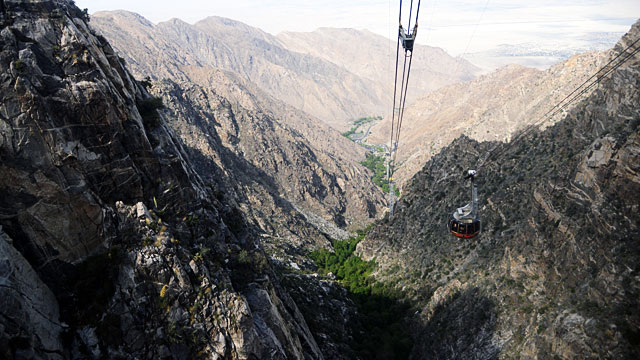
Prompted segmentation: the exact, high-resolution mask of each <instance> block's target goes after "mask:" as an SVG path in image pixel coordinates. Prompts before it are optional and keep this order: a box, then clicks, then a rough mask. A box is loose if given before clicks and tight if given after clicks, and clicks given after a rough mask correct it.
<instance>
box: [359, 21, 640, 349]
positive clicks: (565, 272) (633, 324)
mask: <svg viewBox="0 0 640 360" xmlns="http://www.w3.org/2000/svg"><path fill="white" fill-rule="evenodd" d="M639 37H640V23H636V24H635V25H634V26H633V27H632V29H631V30H630V32H629V33H628V34H627V35H626V36H625V37H624V38H623V39H622V40H621V41H620V42H619V43H618V44H617V45H616V47H615V48H614V49H613V51H612V55H611V56H615V55H617V54H619V53H621V52H622V51H623V49H625V47H626V46H628V45H630V44H632V43H633V42H634V41H636V40H637V39H638V38H639ZM635 48H637V45H636V47H635ZM628 52H631V51H628ZM639 85H640V55H638V54H636V55H635V56H634V57H633V58H631V59H630V60H628V61H627V62H626V63H625V64H624V65H623V66H621V67H620V68H618V69H617V70H616V71H615V72H614V73H613V74H612V75H611V76H609V77H606V78H603V79H602V81H601V83H600V84H599V86H598V87H597V88H596V89H595V90H594V91H593V93H592V94H591V95H590V96H589V97H588V98H587V99H585V100H583V101H581V102H579V103H578V104H577V105H576V106H575V108H574V110H572V111H571V112H570V113H569V114H567V115H566V116H565V117H564V118H563V119H562V120H561V121H559V122H558V123H556V124H555V125H553V126H550V127H548V128H546V129H544V130H536V131H533V132H532V133H529V134H528V135H527V136H525V137H523V138H520V139H519V140H518V141H516V142H515V143H513V144H510V145H509V146H508V147H505V148H500V149H503V150H500V151H498V152H497V153H496V154H497V155H495V158H493V159H490V161H489V162H487V163H486V165H484V166H483V168H482V169H480V177H479V180H478V182H479V195H480V216H481V218H482V221H483V233H482V234H481V235H480V236H479V237H478V238H475V239H472V240H459V239H457V238H454V237H453V236H451V235H449V234H448V233H447V229H446V219H447V217H448V215H449V213H450V212H452V211H453V210H454V209H455V208H456V207H459V206H462V205H464V204H465V203H466V202H468V197H469V188H468V185H467V184H465V183H464V182H463V180H462V179H461V174H462V172H463V171H464V170H467V169H470V168H474V167H476V166H477V165H478V162H479V159H480V158H485V157H486V155H487V153H488V152H489V151H490V150H492V149H495V145H497V143H477V142H476V141H474V140H472V139H469V138H467V137H461V138H458V139H457V140H456V141H454V142H453V143H452V144H451V145H450V146H448V147H446V148H445V149H444V150H443V151H442V152H441V153H440V154H438V155H436V156H434V157H433V158H432V159H431V160H430V161H429V162H428V163H427V165H426V166H425V167H424V168H423V169H422V170H420V171H419V172H418V173H417V174H416V175H415V176H414V177H413V179H412V180H411V181H410V182H409V184H408V185H407V187H406V189H405V195H404V196H403V197H402V200H401V202H400V205H399V207H398V212H397V214H396V215H394V217H393V218H391V219H390V218H385V219H384V220H383V221H382V222H380V223H379V224H378V225H377V226H376V227H374V229H373V230H372V232H371V233H370V235H369V236H368V237H367V238H366V239H365V240H364V242H362V243H360V245H359V252H360V253H361V254H362V255H364V256H365V257H366V258H373V257H375V258H376V259H377V261H378V263H379V264H380V268H379V271H378V274H377V277H378V279H383V280H386V281H389V282H392V283H395V284H396V286H397V287H398V288H404V289H405V291H406V293H407V296H408V297H409V298H410V299H412V300H413V301H415V302H416V303H418V304H421V313H420V315H419V319H418V320H417V321H416V324H415V333H416V338H417V339H416V343H417V344H418V345H417V346H416V347H415V348H414V350H413V353H412V358H415V359H423V358H441V359H450V358H451V359H452V358H477V359H488V358H512V357H515V358H527V359H534V358H554V357H558V358H566V359H568V358H618V359H623V358H624V359H633V358H637V357H638V356H639V355H640V342H639V341H638V340H639V339H640V337H639V334H640V317H639V316H638V314H637V312H636V311H635V310H634V309H637V308H638V306H639V304H638V299H639V297H638V294H639V292H640V277H638V271H639V270H640V269H639V268H638V264H639V263H640V262H639V261H640V243H639V242H638V239H639V238H638V235H637V232H638V224H640V217H639V214H640V212H638V206H639V203H638V197H637V195H636V194H637V193H638V191H639V190H640V173H639V171H640V157H639V154H640V107H639V106H638V104H640V94H639V93H638V88H639Z"/></svg>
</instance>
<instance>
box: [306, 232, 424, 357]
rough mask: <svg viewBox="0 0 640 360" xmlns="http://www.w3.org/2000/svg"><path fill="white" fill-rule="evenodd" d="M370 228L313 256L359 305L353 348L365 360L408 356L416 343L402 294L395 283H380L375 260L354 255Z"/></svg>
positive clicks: (320, 268)
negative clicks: (358, 329) (375, 277)
mask: <svg viewBox="0 0 640 360" xmlns="http://www.w3.org/2000/svg"><path fill="white" fill-rule="evenodd" d="M365 235H366V231H359V232H358V235H357V236H356V237H351V238H349V239H348V240H344V241H335V242H334V243H333V249H334V251H333V252H331V251H328V250H326V249H322V250H316V251H313V252H312V253H311V255H310V257H311V258H312V259H313V260H314V261H315V262H316V264H317V265H318V268H319V272H320V273H323V274H327V273H329V272H331V273H333V274H334V275H335V276H336V278H337V279H338V280H340V281H341V283H342V284H343V286H345V287H346V288H347V289H348V290H349V292H350V296H351V298H352V299H353V300H354V302H355V304H356V305H357V307H358V313H359V315H360V317H359V321H360V324H359V327H360V330H361V331H359V332H358V333H357V334H355V336H354V343H353V344H352V346H353V349H354V350H356V351H357V353H358V355H359V356H360V357H361V358H363V359H407V358H408V357H409V353H410V352H411V348H412V346H413V342H412V340H411V336H410V335H409V333H408V332H407V327H406V326H405V324H404V319H405V318H406V317H407V315H408V314H409V313H410V307H409V305H408V304H406V303H404V302H402V301H401V300H400V299H401V298H402V294H401V293H400V292H399V291H397V290H395V288H393V287H391V286H387V285H385V284H382V283H379V282H376V281H375V280H374V279H373V277H371V276H370V275H371V273H372V272H373V270H374V269H375V266H376V264H375V261H373V260H372V261H364V260H362V259H361V258H360V257H358V256H356V255H355V254H354V251H355V249H356V245H358V243H359V242H360V241H361V240H362V239H364V237H365Z"/></svg>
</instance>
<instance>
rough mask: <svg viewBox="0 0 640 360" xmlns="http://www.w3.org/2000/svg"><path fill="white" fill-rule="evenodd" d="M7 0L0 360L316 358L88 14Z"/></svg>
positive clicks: (231, 218)
mask: <svg viewBox="0 0 640 360" xmlns="http://www.w3.org/2000/svg"><path fill="white" fill-rule="evenodd" d="M4 5H5V14H4V16H3V18H2V20H1V21H2V30H1V31H0V38H1V41H0V47H1V49H0V66H1V67H2V69H3V72H2V75H0V87H1V90H0V94H1V96H2V103H1V105H0V160H1V162H0V191H1V196H0V226H2V232H1V233H0V235H1V236H0V237H1V239H0V242H1V244H0V276H1V277H0V279H1V280H0V281H1V285H2V286H1V287H0V288H1V289H0V291H1V292H2V298H1V302H2V310H1V313H2V314H3V317H2V318H1V319H0V344H1V345H2V350H1V351H2V352H1V354H2V357H3V358H40V359H59V358H73V359H87V358H89V359H91V358H94V359H97V358H176V359H187V358H199V357H206V358H212V359H218V358H225V359H249V358H260V359H285V358H288V359H302V358H310V359H322V358H323V355H322V353H321V351H320V349H319V347H318V345H317V343H316V342H315V339H314V338H313V336H312V334H311V332H310V331H309V329H308V327H307V325H306V322H305V320H304V318H303V317H302V315H301V313H300V312H299V310H298V309H297V306H296V304H295V302H294V301H293V300H292V299H291V298H290V297H289V295H288V294H287V292H286V290H284V288H283V287H282V286H281V285H280V284H279V281H278V277H277V275H276V274H275V273H274V272H273V271H272V270H271V265H270V263H269V260H268V259H267V257H266V255H265V254H264V252H263V251H262V249H261V246H260V242H259V235H258V231H257V230H256V229H254V228H253V227H252V226H251V225H250V224H249V223H248V222H247V221H246V220H245V218H244V216H243V215H242V212H241V211H240V210H238V209H237V207H236V204H235V203H233V202H232V201H230V202H226V203H225V202H222V201H221V200H219V199H217V198H216V196H215V195H214V194H213V191H212V190H211V189H210V187H208V186H207V184H206V183H205V182H204V181H203V180H202V179H201V177H200V176H199V174H198V172H196V171H195V170H194V167H193V162H192V160H191V159H190V158H189V151H187V150H185V148H184V147H183V146H182V145H181V142H180V140H179V138H178V137H177V136H176V135H175V133H174V132H173V130H172V129H171V128H170V127H169V126H167V125H166V122H167V120H166V119H165V118H164V115H162V114H161V113H159V112H157V109H156V108H157V106H158V104H157V102H156V101H155V100H154V99H153V98H152V97H150V95H149V94H148V93H147V92H146V91H145V90H144V88H143V87H142V86H141V85H139V84H138V83H137V82H136V81H135V80H134V79H133V78H132V76H131V75H130V74H129V73H128V71H127V70H126V69H125V68H124V67H123V64H122V62H121V61H120V59H119V58H118V56H117V55H116V53H115V52H114V50H113V49H112V48H111V46H110V45H109V44H108V43H107V41H106V40H105V39H104V38H103V37H101V36H98V35H96V34H95V33H94V32H93V31H92V30H91V29H90V28H89V27H88V25H87V20H88V19H87V15H86V14H85V13H83V12H82V11H80V10H79V9H77V8H76V7H75V6H74V5H73V4H72V2H70V1H66V0H26V1H25V0H22V1H4ZM218 173H219V174H223V173H224V172H223V171H219V172H218ZM220 182H224V180H223V179H220ZM222 200H225V199H224V198H223V199H222Z"/></svg>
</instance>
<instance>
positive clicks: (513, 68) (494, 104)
mask: <svg viewBox="0 0 640 360" xmlns="http://www.w3.org/2000/svg"><path fill="white" fill-rule="evenodd" d="M606 59H607V52H589V53H585V54H580V55H576V56H574V57H572V58H570V59H568V60H567V61H564V62H561V63H559V64H556V65H554V66H552V67H551V68H549V69H547V70H545V71H541V70H536V69H533V68H526V67H522V66H519V65H509V66H505V67H503V68H501V69H499V70H496V71H495V72H493V73H490V74H487V75H483V76H480V77H478V78H476V79H474V80H472V81H470V82H468V83H464V84H454V85H450V86H446V87H444V88H441V89H439V90H437V91H434V92H432V93H430V94H428V95H426V96H424V97H422V98H420V99H418V100H416V101H415V103H413V104H412V105H411V106H408V107H407V109H406V111H405V113H404V119H403V122H402V131H401V135H400V144H399V147H398V149H399V150H398V156H397V161H398V166H397V171H396V174H395V176H394V178H395V179H396V181H397V182H398V183H400V184H404V183H406V182H407V181H408V180H409V179H411V177H412V176H413V175H414V174H415V173H416V172H418V171H419V170H420V169H421V168H422V166H423V165H424V164H425V163H426V162H427V160H429V159H430V158H431V156H433V155H435V154H437V153H438V152H440V150H441V149H442V148H443V147H445V146H447V145H449V144H450V143H451V142H452V141H453V140H454V139H455V138H457V137H459V136H460V135H462V134H464V135H466V136H468V137H470V138H473V139H475V140H478V141H494V140H499V141H508V140H509V139H510V138H511V137H512V135H513V134H514V133H515V132H517V131H519V130H521V129H523V128H525V127H526V126H528V125H530V124H533V123H536V122H538V121H540V120H541V117H542V116H543V115H544V114H545V113H546V112H547V111H549V110H550V107H551V106H553V105H554V104H556V103H558V102H559V101H561V100H562V99H563V98H564V97H565V96H567V95H568V94H569V93H570V92H571V91H573V90H574V89H575V88H576V87H578V86H579V85H580V84H581V83H582V82H583V81H585V80H586V79H588V78H589V77H590V76H592V75H593V74H595V72H596V71H597V70H598V69H600V67H601V66H602V65H604V63H605V61H606ZM412 79H413V76H412ZM588 94H589V93H587V94H585V96H588ZM569 110H570V108H569V109H566V111H565V112H564V113H563V112H560V113H559V114H557V115H556V116H555V117H554V119H552V121H548V122H545V125H550V124H552V123H553V122H555V121H558V120H559V119H561V118H562V117H563V116H564V115H566V113H567V111H569ZM390 131H391V122H390V120H389V119H385V120H384V121H381V122H380V123H378V124H376V125H375V126H374V127H373V128H372V129H371V133H370V135H369V138H368V140H367V141H368V142H370V143H386V142H388V139H389V132H390Z"/></svg>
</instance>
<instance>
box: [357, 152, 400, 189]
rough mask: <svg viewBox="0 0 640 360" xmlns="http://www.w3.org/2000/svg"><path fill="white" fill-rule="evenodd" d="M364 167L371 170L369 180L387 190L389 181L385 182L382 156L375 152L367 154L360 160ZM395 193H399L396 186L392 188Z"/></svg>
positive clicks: (384, 167)
mask: <svg viewBox="0 0 640 360" xmlns="http://www.w3.org/2000/svg"><path fill="white" fill-rule="evenodd" d="M361 164H362V165H364V167H366V168H367V169H369V170H371V171H373V176H372V177H371V180H373V183H374V184H376V185H378V186H379V187H380V188H381V189H382V191H384V192H385V193H388V192H389V183H388V182H387V166H386V165H385V159H384V157H382V156H378V155H375V154H367V159H366V160H365V161H362V162H361ZM394 191H395V193H396V195H400V193H399V191H398V189H397V188H395V189H394Z"/></svg>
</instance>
